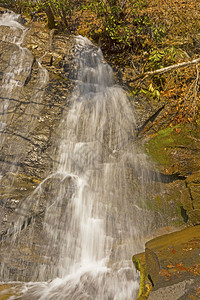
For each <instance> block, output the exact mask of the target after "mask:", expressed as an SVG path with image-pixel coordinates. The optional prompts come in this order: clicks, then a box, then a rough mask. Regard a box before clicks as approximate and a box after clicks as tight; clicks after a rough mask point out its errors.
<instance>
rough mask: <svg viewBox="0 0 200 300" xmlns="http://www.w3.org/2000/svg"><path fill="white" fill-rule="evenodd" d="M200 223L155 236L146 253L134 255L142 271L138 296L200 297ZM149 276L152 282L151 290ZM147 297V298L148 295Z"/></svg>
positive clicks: (154, 298)
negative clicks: (148, 286) (148, 285)
mask: <svg viewBox="0 0 200 300" xmlns="http://www.w3.org/2000/svg"><path fill="white" fill-rule="evenodd" d="M199 253H200V225H198V226H194V227H189V228H185V229H183V230H181V231H176V232H173V233H170V234H165V235H163V236H160V237H157V238H154V239H152V240H150V241H148V242H147V243H146V245H145V254H144V253H143V254H137V255H134V256H133V263H134V265H135V267H136V269H137V270H139V271H140V272H141V283H140V290H139V294H138V298H137V299H138V300H139V299H140V300H142V299H147V298H148V299H150V300H160V299H162V300H171V299H179V298H180V297H181V299H183V300H187V299H190V298H191V299H198V298H199V297H200V289H199V287H200V255H199ZM146 280H148V284H149V280H150V282H151V283H152V286H153V288H152V290H151V289H150V288H149V291H150V294H148V293H147V286H146V282H147V281H146ZM145 297H146V298H145Z"/></svg>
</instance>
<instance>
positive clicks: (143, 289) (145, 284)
mask: <svg viewBox="0 0 200 300" xmlns="http://www.w3.org/2000/svg"><path fill="white" fill-rule="evenodd" d="M132 261H133V264H134V266H135V268H136V270H137V271H139V272H140V288H139V292H138V297H137V300H145V299H147V298H148V295H149V293H150V291H151V289H152V284H151V282H150V280H149V278H148V273H147V271H146V261H145V253H144V252H143V253H139V254H135V255H133V257H132Z"/></svg>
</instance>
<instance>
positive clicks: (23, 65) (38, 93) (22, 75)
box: [0, 12, 48, 154]
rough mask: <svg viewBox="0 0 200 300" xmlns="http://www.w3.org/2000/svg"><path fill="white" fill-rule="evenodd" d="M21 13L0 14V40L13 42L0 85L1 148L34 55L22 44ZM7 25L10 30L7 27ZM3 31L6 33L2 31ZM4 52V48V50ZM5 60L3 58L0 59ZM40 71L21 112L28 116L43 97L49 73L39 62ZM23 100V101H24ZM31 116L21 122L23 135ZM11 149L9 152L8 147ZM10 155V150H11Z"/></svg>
mask: <svg viewBox="0 0 200 300" xmlns="http://www.w3.org/2000/svg"><path fill="white" fill-rule="evenodd" d="M19 17H20V15H17V14H15V13H13V12H8V13H5V14H3V15H1V16H0V30H1V31H2V32H1V41H2V42H7V43H9V44H11V45H12V47H13V52H12V55H11V57H10V58H9V60H8V65H7V68H6V70H3V77H2V81H1V87H0V100H1V101H0V115H1V121H0V148H2V147H3V144H4V141H5V136H6V135H5V132H6V129H7V128H8V129H9V125H10V124H11V122H12V119H11V120H9V118H8V116H9V114H10V113H11V112H12V111H17V107H18V106H19V103H20V100H23V101H24V98H23V99H21V98H22V97H23V91H22V89H23V87H24V85H25V82H26V79H27V78H28V77H29V75H30V72H31V68H32V63H33V56H32V54H31V52H30V51H29V50H28V49H26V48H24V47H22V43H23V41H24V38H25V35H26V32H27V30H28V29H27V28H25V27H24V26H23V25H21V24H20V23H19V22H18V19H19ZM6 27H9V30H6ZM4 30H6V31H5V34H4ZM6 51H7V49H6ZM2 59H4V57H3V58H2ZM38 67H39V72H38V79H37V82H36V84H35V86H34V90H33V93H32V95H31V97H30V98H29V100H28V102H27V104H26V107H25V109H24V113H26V114H27V115H28V114H29V115H31V110H33V109H32V106H31V105H32V103H34V104H36V105H35V106H34V109H35V110H38V109H39V108H38V107H37V104H39V103H40V101H41V99H42V96H43V94H44V88H45V86H46V84H47V82H48V72H47V70H46V69H45V68H44V67H43V66H42V65H41V64H40V62H38ZM25 103H26V102H25ZM33 119H34V118H33V117H30V119H29V120H28V122H27V118H26V121H25V122H24V123H23V121H22V122H21V128H20V131H21V134H22V135H23V136H24V137H25V136H27V134H28V133H29V131H30V129H33V127H34V120H33ZM10 151H12V150H11V149H10ZM11 154H12V153H11Z"/></svg>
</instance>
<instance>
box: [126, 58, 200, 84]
mask: <svg viewBox="0 0 200 300" xmlns="http://www.w3.org/2000/svg"><path fill="white" fill-rule="evenodd" d="M198 63H200V58H197V59H194V60H191V61H186V62H182V63H179V64H176V65H172V66H169V67H165V68H162V69H158V70H155V71H148V72H145V73H143V74H140V75H139V76H137V77H135V78H133V79H132V80H131V82H134V81H137V80H139V79H142V78H144V77H146V76H151V75H157V74H163V73H166V72H169V71H172V70H175V69H179V68H184V67H187V66H190V65H195V64H198Z"/></svg>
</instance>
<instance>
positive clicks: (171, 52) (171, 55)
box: [147, 46, 182, 70]
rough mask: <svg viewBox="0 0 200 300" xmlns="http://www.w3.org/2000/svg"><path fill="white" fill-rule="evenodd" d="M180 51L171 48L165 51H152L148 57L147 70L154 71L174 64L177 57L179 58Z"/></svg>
mask: <svg viewBox="0 0 200 300" xmlns="http://www.w3.org/2000/svg"><path fill="white" fill-rule="evenodd" d="M181 55H182V54H181V52H180V50H178V49H176V47H174V46H171V47H167V48H166V49H164V50H163V49H162V50H159V49H153V50H152V51H151V53H150V55H149V63H148V65H147V69H150V70H156V69H161V68H164V67H167V66H170V65H171V64H173V63H175V61H176V59H177V57H178V56H181Z"/></svg>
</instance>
